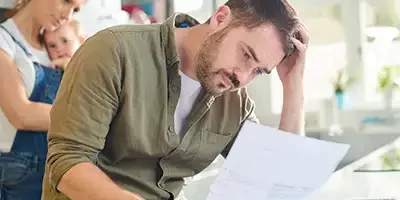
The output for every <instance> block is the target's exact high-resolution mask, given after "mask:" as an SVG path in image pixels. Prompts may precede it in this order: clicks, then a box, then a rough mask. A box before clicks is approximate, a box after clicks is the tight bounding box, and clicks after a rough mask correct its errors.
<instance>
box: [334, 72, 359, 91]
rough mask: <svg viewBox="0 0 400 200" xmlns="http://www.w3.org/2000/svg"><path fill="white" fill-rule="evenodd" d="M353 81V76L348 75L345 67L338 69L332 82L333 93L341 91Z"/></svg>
mask: <svg viewBox="0 0 400 200" xmlns="http://www.w3.org/2000/svg"><path fill="white" fill-rule="evenodd" d="M354 82H355V79H354V78H353V77H350V76H348V74H347V73H346V71H345V69H339V70H338V71H337V73H336V78H335V81H334V83H333V85H334V92H335V93H343V92H344V91H345V90H346V89H347V88H348V87H350V86H351V85H352V84H353V83H354Z"/></svg>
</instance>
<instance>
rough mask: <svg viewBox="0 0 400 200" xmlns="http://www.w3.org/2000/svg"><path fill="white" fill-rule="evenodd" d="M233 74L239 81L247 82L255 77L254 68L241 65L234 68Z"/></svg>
mask: <svg viewBox="0 0 400 200" xmlns="http://www.w3.org/2000/svg"><path fill="white" fill-rule="evenodd" d="M233 74H234V76H235V77H236V79H237V80H238V81H240V82H241V83H243V82H247V80H249V79H250V78H251V77H253V68H252V67H251V68H249V67H240V68H236V69H235V70H233Z"/></svg>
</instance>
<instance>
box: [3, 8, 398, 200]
mask: <svg viewBox="0 0 400 200" xmlns="http://www.w3.org/2000/svg"><path fill="white" fill-rule="evenodd" d="M290 1H291V2H292V3H293V4H294V5H295V8H296V9H297V10H298V11H299V13H300V16H301V18H302V20H303V21H304V22H305V24H306V25H307V27H308V29H309V32H310V34H311V44H310V46H309V51H308V55H307V64H306V71H305V91H306V96H305V97H306V102H305V109H306V135H307V136H308V137H314V138H316V139H321V140H328V141H335V142H341V143H347V144H351V149H350V151H349V153H348V154H347V155H346V158H345V159H344V161H343V163H341V164H340V166H339V168H338V171H337V172H336V173H335V174H334V177H333V178H332V179H331V180H330V181H329V182H327V183H326V185H325V186H324V187H323V188H321V190H320V191H318V192H317V194H316V196H315V197H313V198H314V199H336V200H337V199H351V198H373V197H378V198H383V197H398V198H400V192H398V191H396V188H397V187H398V185H400V175H399V174H400V172H399V171H400V150H398V149H399V148H397V147H398V146H399V143H400V142H399V137H400V112H399V111H400V90H399V84H400V34H399V27H400V0H314V1H312V2H311V1H307V0H290ZM224 3H225V0H190V1H189V0H123V1H117V0H91V1H88V4H87V5H86V6H85V7H84V8H82V10H81V12H79V13H78V14H77V15H76V17H77V18H78V19H79V20H80V21H81V22H82V24H83V27H84V29H85V32H86V34H87V36H90V35H92V34H94V33H96V32H97V31H99V30H101V29H103V28H106V27H109V26H113V25H117V24H146V23H158V22H161V21H163V20H164V19H165V18H166V17H168V16H170V15H171V14H172V13H174V12H184V13H188V14H190V15H192V16H193V17H195V18H197V19H198V20H199V21H200V22H205V21H206V20H207V19H208V18H209V16H211V14H212V13H213V12H214V11H215V10H216V8H217V7H218V6H220V5H222V4H224ZM0 7H1V9H0V14H1V15H2V13H3V12H4V11H6V10H8V9H9V8H11V7H12V2H11V0H0ZM249 91H250V94H251V97H252V98H253V99H254V100H255V102H256V104H257V108H256V113H257V115H258V117H259V118H260V120H261V123H263V124H265V125H270V126H277V124H278V122H279V117H280V111H281V106H282V86H281V83H280V81H279V78H278V76H277V74H276V73H275V72H274V73H272V75H269V76H267V75H266V76H261V77H259V78H257V80H255V81H254V82H253V83H252V84H251V85H250V86H249ZM316 162H318V161H316ZM222 164H223V160H222V159H220V158H218V159H217V160H216V161H215V162H214V163H213V164H212V165H211V166H210V167H209V168H208V169H207V170H205V171H204V172H203V173H201V174H199V175H198V176H196V177H193V178H190V179H188V185H187V187H186V188H185V194H186V196H187V198H188V199H190V200H191V199H194V200H197V199H199V200H201V199H204V198H205V196H206V194H207V192H208V188H209V186H210V184H212V181H213V180H214V178H215V175H216V174H217V173H218V168H219V167H220V166H221V165H222ZM396 186H397V187H396Z"/></svg>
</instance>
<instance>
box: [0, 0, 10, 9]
mask: <svg viewBox="0 0 400 200" xmlns="http://www.w3.org/2000/svg"><path fill="white" fill-rule="evenodd" d="M12 2H13V1H12V0H0V7H1V8H12V7H13V3H12Z"/></svg>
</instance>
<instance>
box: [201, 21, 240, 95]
mask: <svg viewBox="0 0 400 200" xmlns="http://www.w3.org/2000/svg"><path fill="white" fill-rule="evenodd" d="M229 29H230V28H229V27H226V28H224V29H222V30H220V31H218V32H216V33H213V34H212V35H210V36H209V37H208V38H207V39H206V40H205V41H204V43H203V44H202V46H201V48H200V51H199V53H198V54H197V55H196V57H195V65H196V76H197V79H198V80H199V82H200V84H201V85H202V86H203V87H204V88H205V89H206V91H207V92H209V93H211V94H212V95H214V96H220V95H222V94H224V93H226V92H229V91H233V90H235V89H237V88H238V87H239V85H240V82H239V81H238V80H237V78H236V77H235V76H233V75H232V74H230V73H228V72H227V71H225V70H223V69H220V70H216V71H213V69H215V67H214V63H215V60H216V58H217V55H218V53H219V47H220V45H221V43H222V41H223V39H224V38H225V36H226V35H227V33H228V31H229ZM218 76H221V80H223V77H228V79H229V82H230V83H223V82H222V81H218Z"/></svg>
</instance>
